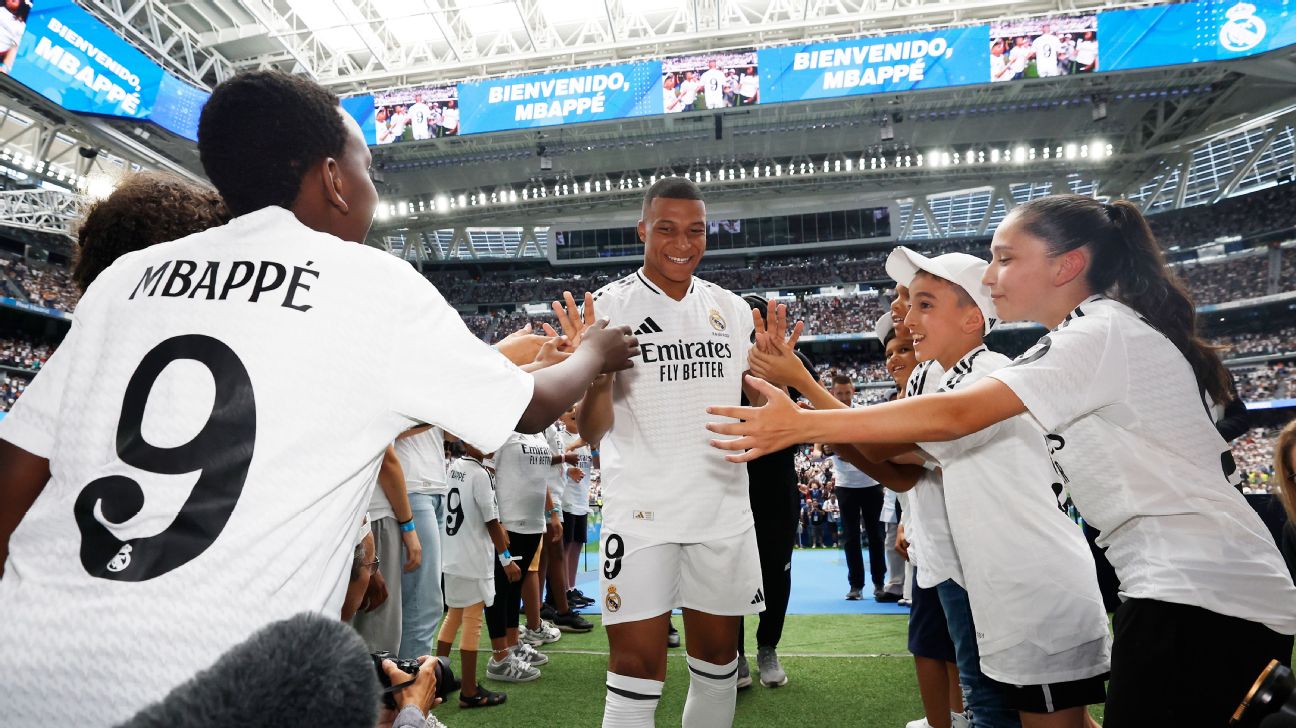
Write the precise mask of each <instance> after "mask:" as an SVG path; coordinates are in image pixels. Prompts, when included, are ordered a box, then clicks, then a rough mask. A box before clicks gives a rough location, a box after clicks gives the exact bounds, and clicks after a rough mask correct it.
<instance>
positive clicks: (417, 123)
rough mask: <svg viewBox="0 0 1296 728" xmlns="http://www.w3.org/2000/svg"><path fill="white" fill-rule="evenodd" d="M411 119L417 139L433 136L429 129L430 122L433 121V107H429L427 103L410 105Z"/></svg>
mask: <svg viewBox="0 0 1296 728" xmlns="http://www.w3.org/2000/svg"><path fill="white" fill-rule="evenodd" d="M409 121H410V128H411V129H412V130H413V132H414V138H415V139H430V138H431V137H432V134H431V133H429V131H428V124H429V122H431V121H432V109H430V108H428V105H427V104H423V103H419V104H414V105H413V106H411V107H409Z"/></svg>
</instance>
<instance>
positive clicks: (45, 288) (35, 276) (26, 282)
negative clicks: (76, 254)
mask: <svg viewBox="0 0 1296 728" xmlns="http://www.w3.org/2000/svg"><path fill="white" fill-rule="evenodd" d="M0 276H4V277H5V278H7V279H8V280H9V281H10V282H11V283H13V284H15V285H17V287H18V288H19V290H21V291H22V292H23V293H24V294H26V296H27V299H28V300H29V301H31V302H32V303H35V304H37V305H40V306H45V307H46V308H56V309H59V310H60V311H71V310H72V309H73V308H76V302H77V300H78V299H79V298H80V297H81V294H80V292H79V291H77V287H76V286H75V285H73V283H72V276H71V274H70V272H69V271H68V269H67V268H64V267H62V266H57V265H42V264H35V263H27V262H24V261H21V260H12V259H10V258H0Z"/></svg>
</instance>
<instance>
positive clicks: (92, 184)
mask: <svg viewBox="0 0 1296 728" xmlns="http://www.w3.org/2000/svg"><path fill="white" fill-rule="evenodd" d="M29 169H30V167H29ZM115 189H117V182H116V181H115V180H113V178H112V177H109V176H108V175H106V174H96V175H94V176H92V177H89V178H87V179H86V185H85V192H86V196H87V197H89V198H91V199H94V200H102V199H104V198H105V197H107V196H108V195H111V194H112V193H113V190H115Z"/></svg>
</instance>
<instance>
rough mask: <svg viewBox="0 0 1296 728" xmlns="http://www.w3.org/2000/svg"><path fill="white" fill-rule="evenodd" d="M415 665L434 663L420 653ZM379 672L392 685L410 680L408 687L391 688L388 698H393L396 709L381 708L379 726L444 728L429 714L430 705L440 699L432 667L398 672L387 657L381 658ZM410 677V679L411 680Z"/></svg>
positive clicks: (397, 668) (399, 670) (434, 663)
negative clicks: (417, 663) (391, 691)
mask: <svg viewBox="0 0 1296 728" xmlns="http://www.w3.org/2000/svg"><path fill="white" fill-rule="evenodd" d="M418 661H419V665H420V666H422V665H425V664H427V663H428V662H429V661H430V662H431V663H432V664H433V665H434V666H435V665H436V664H437V663H436V659H435V658H431V657H428V656H427V655H424V656H422V657H420V658H418ZM382 668H383V671H384V672H385V673H386V674H387V680H388V681H389V682H391V684H392V685H402V684H405V683H410V684H409V686H408V687H405V688H402V689H400V690H397V691H395V692H394V693H393V694H392V697H394V698H395V699H396V705H397V707H398V708H399V712H398V711H396V710H392V709H391V708H387V707H384V708H383V709H382V712H381V713H380V714H379V717H378V726H379V728H387V726H391V728H423V727H424V726H428V727H429V728H444V725H443V724H442V723H441V721H439V720H437V719H436V718H435V717H433V716H432V714H431V710H432V706H434V705H437V704H438V703H440V702H441V698H438V697H437V694H436V692H437V691H436V686H437V678H436V673H437V670H435V669H427V670H422V669H421V670H419V671H418V675H417V676H411V675H410V674H409V673H406V672H402V671H401V669H400V668H399V667H397V666H396V663H394V662H392V661H391V660H383V661H382ZM411 680H412V682H411Z"/></svg>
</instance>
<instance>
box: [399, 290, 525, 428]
mask: <svg viewBox="0 0 1296 728" xmlns="http://www.w3.org/2000/svg"><path fill="white" fill-rule="evenodd" d="M409 275H410V276H413V278H414V280H413V281H412V283H411V284H409V285H408V286H407V289H408V291H407V292H406V293H405V295H403V296H402V299H401V300H403V301H405V302H406V303H405V305H403V306H402V307H401V310H400V311H399V312H397V314H396V317H395V321H394V327H393V329H392V330H391V332H390V336H391V337H392V338H391V343H392V349H391V354H390V355H389V359H388V361H386V362H384V363H385V365H386V368H387V372H388V376H387V382H388V386H389V387H390V390H389V394H388V402H389V403H390V406H391V408H392V410H393V411H395V412H396V413H397V414H400V415H402V416H404V417H408V418H409V419H411V420H413V421H415V422H426V423H428V424H433V425H437V426H439V427H441V428H442V429H444V430H446V431H447V432H452V433H454V434H455V435H457V436H459V437H461V438H463V439H465V440H467V441H468V442H470V443H472V444H473V445H474V446H475V447H477V448H478V449H480V450H481V451H482V452H494V451H495V450H497V449H499V446H500V445H502V444H503V443H504V441H505V440H506V439H508V436H509V434H510V433H512V432H513V430H514V428H515V427H517V422H518V420H519V419H520V418H521V417H522V413H523V412H524V411H525V410H526V408H527V405H529V404H530V403H531V394H532V389H533V387H534V380H533V379H532V378H531V375H529V374H527V373H526V372H523V371H522V370H521V369H518V368H517V367H516V366H514V365H513V363H512V362H510V361H508V360H507V359H505V358H504V356H503V355H502V354H500V353H499V352H498V351H495V350H494V349H492V348H491V347H489V346H487V345H486V344H484V343H482V341H481V340H480V339H478V338H477V337H475V336H473V335H472V332H470V331H469V330H468V327H467V326H465V325H464V322H463V319H461V318H460V317H459V314H458V313H457V312H456V311H455V310H454V309H453V308H451V307H450V305H449V304H448V303H446V301H445V299H444V298H442V297H441V294H440V292H438V291H437V290H436V288H435V287H434V286H433V285H432V284H431V283H429V282H428V281H427V280H426V279H424V278H423V277H422V276H420V275H418V273H416V272H414V270H413V269H412V268H411V269H409ZM406 280H408V279H406Z"/></svg>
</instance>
